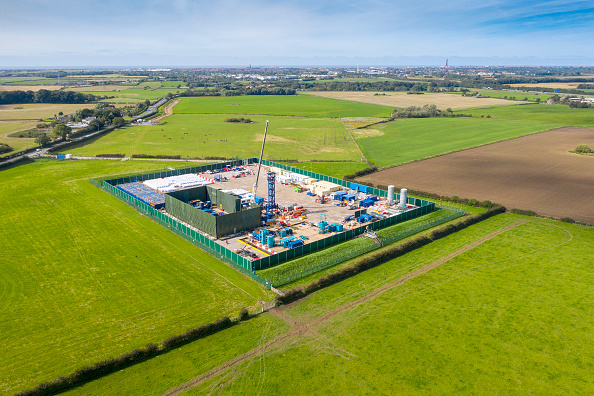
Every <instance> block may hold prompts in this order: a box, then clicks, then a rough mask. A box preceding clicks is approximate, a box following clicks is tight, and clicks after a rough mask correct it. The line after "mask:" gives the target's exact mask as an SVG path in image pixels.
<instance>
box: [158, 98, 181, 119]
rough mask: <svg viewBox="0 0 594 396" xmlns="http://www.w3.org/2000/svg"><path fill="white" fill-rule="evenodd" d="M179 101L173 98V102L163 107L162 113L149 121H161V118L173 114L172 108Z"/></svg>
mask: <svg viewBox="0 0 594 396" xmlns="http://www.w3.org/2000/svg"><path fill="white" fill-rule="evenodd" d="M178 103H179V99H175V100H174V101H173V102H171V103H169V104H168V105H167V107H165V109H163V113H164V114H162V115H160V116H158V117H155V118H153V119H152V120H151V121H153V122H159V121H161V120H162V119H163V118H165V117H167V116H169V115H172V114H173V108H174V107H175V105H176V104H178Z"/></svg>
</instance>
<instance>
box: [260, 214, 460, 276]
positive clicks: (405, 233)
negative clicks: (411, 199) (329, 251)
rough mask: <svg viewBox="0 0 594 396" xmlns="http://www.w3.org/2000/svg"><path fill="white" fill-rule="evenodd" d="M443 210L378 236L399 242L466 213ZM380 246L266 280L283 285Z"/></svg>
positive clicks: (285, 272) (367, 247) (346, 254)
mask: <svg viewBox="0 0 594 396" xmlns="http://www.w3.org/2000/svg"><path fill="white" fill-rule="evenodd" d="M442 210H446V211H448V212H449V213H447V214H446V215H445V216H440V217H438V218H435V219H431V220H427V221H424V222H422V223H418V224H415V225H413V226H409V227H405V228H404V229H403V230H402V231H400V232H399V233H398V234H396V235H392V236H390V237H379V236H378V239H379V240H380V241H381V243H382V246H383V245H388V244H390V243H394V242H397V241H399V240H402V239H404V238H407V237H409V236H411V235H414V234H416V233H419V232H422V231H425V230H428V229H430V228H432V227H435V226H437V225H440V224H443V223H447V222H448V221H451V220H454V219H456V218H458V217H461V216H464V214H465V213H466V211H465V210H463V209H458V208H448V207H444V208H443V209H442ZM379 248H380V246H379V245H377V244H376V243H375V242H374V243H373V244H371V245H368V246H363V247H361V248H354V249H351V250H347V251H341V253H340V256H338V257H334V258H331V259H329V260H326V261H324V262H322V263H319V264H310V265H307V266H302V267H292V268H287V269H286V270H284V271H280V272H277V273H275V274H273V275H272V276H270V277H267V278H266V280H267V281H269V282H270V283H271V284H272V286H273V287H279V286H283V285H286V284H287V283H291V282H293V281H296V280H298V279H301V278H303V277H305V276H308V275H311V274H313V273H316V272H318V271H321V270H323V269H326V268H329V267H332V266H334V265H337V264H340V263H343V262H345V261H348V260H350V259H353V258H355V257H357V256H361V255H362V254H365V253H368V252H371V251H373V250H376V249H379Z"/></svg>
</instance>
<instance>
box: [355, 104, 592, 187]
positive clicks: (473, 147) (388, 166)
mask: <svg viewBox="0 0 594 396" xmlns="http://www.w3.org/2000/svg"><path fill="white" fill-rule="evenodd" d="M518 106H520V105H518ZM472 118H478V117H472ZM542 125H545V126H546V125H551V124H542ZM566 127H567V125H557V124H555V125H554V126H553V127H551V128H550V129H545V130H543V131H537V132H530V133H527V134H525V135H522V136H515V137H511V138H506V139H501V140H495V141H493V142H489V143H483V144H479V145H476V146H472V147H467V148H463V149H460V150H452V151H448V152H445V153H441V154H434V155H430V156H427V157H423V158H418V159H414V160H410V161H406V162H401V163H399V164H394V165H387V166H382V167H378V168H377V171H376V172H373V173H379V172H381V171H384V170H388V169H392V168H396V167H399V166H403V165H408V164H413V163H415V162H420V161H425V160H428V159H432V158H438V157H443V156H444V155H449V154H454V153H459V152H462V151H467V150H472V149H475V148H478V147H484V146H489V145H491V144H497V143H502V142H507V141H509V140H515V139H520V138H523V137H526V136H531V135H536V134H539V133H545V132H551V131H554V130H555V129H561V128H566ZM580 128H581V127H580ZM584 128H587V127H584ZM374 166H375V164H374ZM366 176H367V175H366Z"/></svg>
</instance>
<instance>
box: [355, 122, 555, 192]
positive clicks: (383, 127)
mask: <svg viewBox="0 0 594 396" xmlns="http://www.w3.org/2000/svg"><path fill="white" fill-rule="evenodd" d="M554 127H555V125H545V124H540V123H536V122H529V121H523V122H518V121H508V120H495V119H487V118H484V119H481V118H422V119H421V118H417V119H403V120H396V121H393V122H389V123H385V124H379V125H374V126H372V127H370V128H366V129H359V130H357V131H356V132H354V134H355V139H357V143H358V144H359V147H361V150H363V153H364V154H365V156H366V157H367V159H368V160H370V161H371V162H373V163H374V164H375V165H376V166H388V165H394V164H400V163H403V162H408V161H413V160H419V159H422V158H426V157H429V156H434V155H439V154H443V153H448V152H451V151H457V150H462V149H466V148H470V147H475V146H477V145H482V144H487V143H491V142H494V141H498V140H503V139H510V138H514V137H518V136H523V135H527V134H530V133H534V132H538V131H544V130H547V129H551V128H554ZM382 184H386V185H387V184H389V183H382ZM397 184H398V185H402V184H401V183H397ZM411 188H412V187H411ZM423 191H425V190H423ZM427 191H433V190H431V189H429V190H427Z"/></svg>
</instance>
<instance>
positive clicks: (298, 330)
mask: <svg viewBox="0 0 594 396" xmlns="http://www.w3.org/2000/svg"><path fill="white" fill-rule="evenodd" d="M526 221H527V220H520V221H518V222H515V223H513V224H511V225H509V226H507V227H504V228H501V229H499V230H497V231H495V232H492V233H490V234H489V235H486V236H484V237H482V238H480V239H478V240H476V241H474V242H472V243H470V244H468V245H466V246H464V247H462V248H461V249H458V250H456V251H455V252H453V253H450V254H448V255H446V256H444V257H442V258H440V259H438V260H435V261H434V262H432V263H431V264H429V265H426V266H424V267H422V268H419V269H417V270H415V271H413V272H411V273H409V274H406V275H404V276H402V277H400V278H398V279H397V280H395V281H393V282H390V283H387V284H385V285H383V286H381V287H379V288H377V289H375V290H374V291H372V292H371V293H369V294H367V295H365V296H363V297H361V298H358V299H357V300H355V301H352V302H350V303H347V304H344V305H342V306H340V307H338V308H336V309H333V310H332V311H330V312H328V313H326V314H325V315H322V316H321V317H319V318H317V319H314V320H312V321H309V322H304V323H299V322H297V321H296V320H295V319H293V318H290V317H289V316H287V315H286V314H285V313H284V312H283V311H285V310H286V308H287V307H288V305H287V306H282V307H278V308H272V309H271V310H269V311H268V312H270V313H271V314H272V315H274V316H276V317H278V318H280V319H281V320H283V321H285V322H286V323H287V324H289V326H291V328H290V329H289V331H288V332H287V333H285V334H283V335H281V336H278V337H277V338H275V339H273V340H270V341H269V342H267V343H266V344H264V345H262V346H260V347H258V348H254V349H252V350H251V351H248V352H246V353H244V354H242V355H240V356H238V357H236V358H234V359H232V360H229V361H228V362H227V363H225V364H223V365H221V366H218V367H216V368H214V369H212V370H210V371H208V372H206V373H204V374H202V375H200V376H198V377H196V378H194V379H192V380H190V381H188V382H186V383H185V384H182V385H180V386H177V387H175V388H172V389H170V390H169V391H167V392H165V393H164V394H163V395H164V396H173V395H178V394H180V393H181V392H184V391H186V390H188V389H191V388H194V387H196V386H197V385H199V384H200V383H202V382H203V381H205V380H207V379H209V378H212V377H213V376H215V375H216V374H218V373H221V372H224V371H225V370H227V369H229V368H231V367H234V366H236V365H238V364H240V363H242V362H244V361H246V360H247V359H249V358H251V357H253V356H255V355H257V354H259V353H261V352H263V351H265V350H267V349H269V348H271V347H273V346H275V345H277V344H279V343H281V342H283V341H285V340H288V339H291V338H293V337H296V336H299V335H314V336H315V335H316V332H315V331H314V330H313V329H312V328H313V327H316V326H318V325H320V324H322V323H324V322H326V321H328V320H329V319H331V318H332V317H334V316H336V315H338V314H340V313H342V312H344V311H346V310H348V309H350V308H353V307H356V306H358V305H361V304H363V303H365V302H367V301H369V300H371V299H373V298H375V297H376V296H378V295H379V294H381V293H383V292H385V291H387V290H390V289H392V288H394V287H396V286H399V285H401V284H403V283H405V282H407V281H408V280H410V279H412V278H415V277H417V276H420V275H423V274H424V273H426V272H429V271H431V270H432V269H434V268H436V267H438V266H440V265H442V264H444V263H446V262H448V261H449V260H451V259H453V258H454V257H457V256H459V255H461V254H463V253H466V252H468V251H469V250H472V249H474V248H475V247H477V246H479V245H481V244H482V243H484V242H486V241H488V240H490V239H493V238H494V237H496V236H498V235H500V234H502V233H504V232H506V231H509V230H511V229H512V228H515V227H517V226H519V225H522V224H524V223H526ZM299 301H300V300H298V301H297V303H299ZM291 305H293V304H291Z"/></svg>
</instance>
